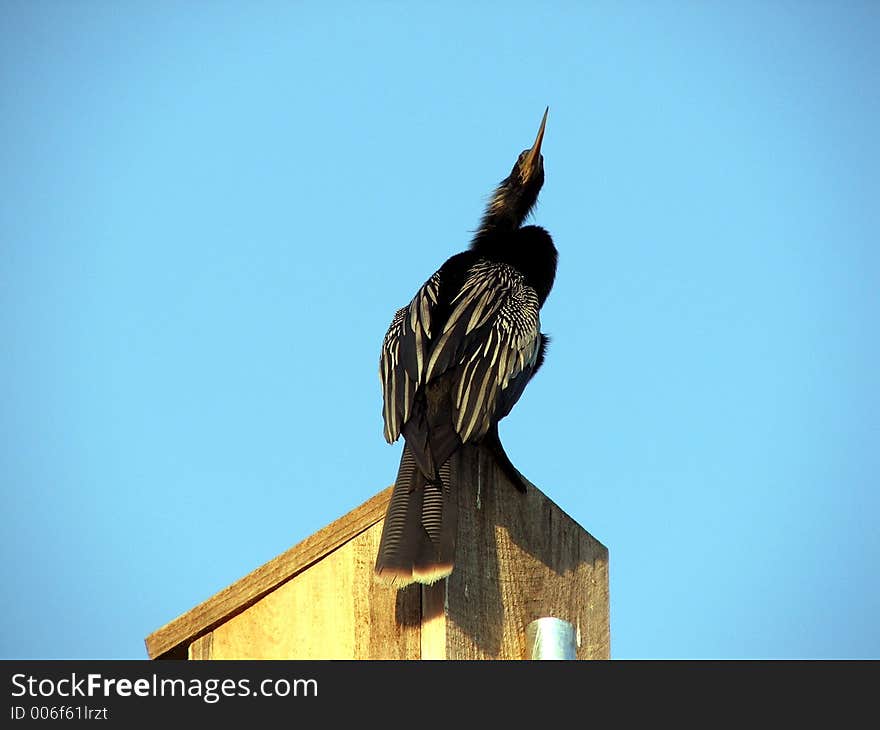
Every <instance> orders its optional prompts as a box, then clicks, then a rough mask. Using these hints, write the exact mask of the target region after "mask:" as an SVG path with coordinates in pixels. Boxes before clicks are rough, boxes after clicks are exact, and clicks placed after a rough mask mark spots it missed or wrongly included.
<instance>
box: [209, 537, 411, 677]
mask: <svg viewBox="0 0 880 730" xmlns="http://www.w3.org/2000/svg"><path fill="white" fill-rule="evenodd" d="M381 530H382V524H381V522H380V523H377V524H374V525H372V526H371V527H370V528H368V529H367V530H365V531H364V532H362V533H360V534H359V535H357V536H355V537H354V538H352V539H351V540H348V541H347V542H346V543H345V544H343V545H341V546H340V547H339V548H338V549H337V550H334V551H333V552H332V553H331V554H329V555H327V556H325V557H324V558H323V559H321V560H320V561H318V562H315V563H313V564H312V565H310V566H309V567H308V568H306V569H305V570H302V571H300V572H299V573H298V574H297V575H296V578H295V579H293V580H289V581H286V582H284V583H283V584H281V585H279V586H278V587H277V588H276V589H275V590H273V591H271V592H270V593H267V594H266V595H265V596H263V597H262V598H261V599H259V600H258V601H256V602H255V603H254V604H252V605H251V606H250V607H248V608H247V609H246V610H245V611H243V612H241V613H239V614H237V615H235V616H233V617H232V618H230V619H229V620H228V621H225V622H224V623H222V624H220V625H219V626H217V627H216V628H215V629H214V630H213V631H212V632H211V633H210V634H209V635H210V636H211V637H212V645H211V658H212V659H418V657H419V625H418V621H417V620H413V618H414V617H416V618H417V617H418V612H419V600H418V598H419V596H418V592H417V591H416V592H414V591H400V592H399V593H398V591H397V590H396V589H395V588H394V587H393V586H390V585H388V584H387V583H382V582H380V581H377V580H375V579H374V578H373V564H374V562H375V559H376V550H377V549H378V547H379V539H380V537H381ZM401 601H402V602H403V604H404V605H403V606H401ZM401 610H403V612H404V614H405V615H403V616H401V615H400V612H401Z"/></svg>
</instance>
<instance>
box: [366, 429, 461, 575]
mask: <svg viewBox="0 0 880 730" xmlns="http://www.w3.org/2000/svg"><path fill="white" fill-rule="evenodd" d="M451 472H452V470H451V468H450V464H449V462H448V461H447V462H446V463H445V464H444V465H443V466H442V467H440V470H439V478H438V479H434V480H432V481H429V480H428V479H427V478H426V477H425V475H424V474H423V473H422V471H421V469H419V467H418V465H417V464H416V459H415V457H414V456H413V452H412V450H411V449H410V448H409V446H404V449H403V455H402V456H401V459H400V468H399V470H398V472H397V481H396V482H395V484H394V490H393V491H392V493H391V501H390V503H389V504H388V511H387V513H386V515H385V524H384V525H383V528H382V538H381V540H380V543H379V552H378V556H377V558H376V573H377V574H378V575H379V576H380V577H381V578H383V579H388V580H390V581H392V582H393V583H395V584H398V585H407V584H409V583H434V582H435V581H438V580H440V579H441V578H445V577H446V576H448V575H449V574H450V573H451V572H452V566H453V562H454V558H455V537H456V532H457V529H458V499H457V494H456V492H455V486H454V485H453V483H452V479H451V477H452V473H451Z"/></svg>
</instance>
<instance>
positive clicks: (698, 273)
mask: <svg viewBox="0 0 880 730" xmlns="http://www.w3.org/2000/svg"><path fill="white" fill-rule="evenodd" d="M0 34H2V42H0V105H2V113H0V246H2V247H0V337H2V342H3V343H4V344H3V346H2V348H0V488H2V513H3V529H2V534H0V545H2V557H3V559H2V568H0V570H2V573H0V586H2V588H0V590H2V604H0V605H2V621H0V656H2V657H6V658H24V657H36V658H51V657H57V658H116V657H119V658H141V657H144V656H145V650H144V645H143V639H144V637H145V636H146V635H147V634H149V633H150V632H152V631H153V630H155V629H156V628H158V627H160V626H161V625H163V624H164V623H166V622H167V621H169V620H170V619H172V618H174V617H176V616H177V615H179V614H180V613H182V612H184V611H186V610H188V609H189V608H191V607H193V606H194V605H196V604H197V603H199V602H201V601H202V600H204V599H206V598H208V597H209V596H211V595H212V594H214V593H215V592H216V591H218V590H220V589H222V588H224V587H225V586H226V585H228V584H229V583H232V582H233V581H235V580H237V579H238V578H240V577H241V576H243V575H245V574H246V573H248V572H249V571H250V570H252V569H254V568H256V567H258V566H260V565H262V564H263V563H264V562H266V561H267V560H269V559H271V558H272V557H274V556H275V555H277V554H278V553H280V552H282V551H284V550H286V549H287V548H289V547H290V546H292V545H294V544H295V543H296V542H298V541H300V540H301V539H303V538H305V537H307V536H308V535H310V534H311V533H313V532H315V531H316V530H318V529H319V528H321V527H323V526H324V525H325V524H327V523H328V522H330V521H332V520H334V519H336V518H337V517H339V516H341V515H342V514H344V513H345V512H347V511H348V510H350V509H352V508H354V507H355V506H357V505H358V504H360V503H361V502H363V501H364V500H366V499H367V498H369V497H370V496H372V495H373V494H375V493H377V492H378V491H380V490H381V489H383V488H385V487H386V486H387V485H388V484H390V483H391V482H392V481H393V479H394V476H395V474H396V469H397V461H398V459H399V455H400V444H399V443H398V444H396V445H394V446H388V445H387V444H386V443H385V442H384V440H383V438H382V421H381V396H380V391H379V382H378V374H377V368H378V355H379V346H380V343H381V339H382V336H383V335H384V332H385V329H386V327H387V325H388V323H389V321H390V318H391V315H392V314H393V312H394V310H395V309H396V308H397V307H399V306H402V305H403V304H404V303H406V302H407V301H408V300H409V298H410V297H411V296H412V294H413V292H414V291H415V289H416V287H417V286H419V285H420V284H421V283H422V282H423V281H424V279H425V278H426V277H427V276H428V275H430V274H431V273H432V272H433V271H434V270H435V269H436V268H437V267H438V266H439V264H440V263H442V262H443V260H445V259H446V258H447V257H448V256H449V255H451V254H453V253H455V252H457V251H459V250H461V249H462V248H464V247H465V246H466V245H467V243H468V240H469V236H470V233H471V232H472V231H473V230H474V228H475V227H476V225H477V223H478V220H479V217H480V214H481V212H482V206H483V205H484V203H485V201H486V198H487V196H488V194H489V193H490V192H491V190H492V189H493V187H494V186H495V184H496V183H497V182H498V181H499V180H500V179H501V178H503V177H504V176H505V175H506V174H507V173H508V171H509V170H510V167H511V165H512V164H513V161H514V160H515V159H516V156H517V154H518V153H519V152H520V150H522V149H524V148H525V147H527V146H529V145H530V144H531V141H532V140H533V138H534V135H535V132H536V130H537V126H538V123H539V121H540V118H541V114H542V113H543V111H544V107H545V106H546V105H548V104H549V106H550V116H549V120H548V126H547V136H546V139H545V143H544V162H545V169H546V173H547V179H546V184H545V186H544V190H543V192H542V195H541V199H540V203H539V207H538V209H537V211H536V214H535V222H536V223H538V224H540V225H543V226H544V227H546V228H547V229H548V230H549V231H550V232H551V233H552V235H553V236H554V239H555V241H556V244H557V246H558V248H559V251H560V264H559V275H558V278H557V282H556V287H555V289H554V291H553V293H552V294H551V296H550V299H549V300H548V302H547V304H546V306H545V308H544V312H543V315H542V320H543V327H544V329H545V331H547V332H549V333H550V334H551V335H552V337H553V345H552V349H551V351H550V353H549V359H548V362H547V364H546V366H545V367H544V369H543V370H542V372H541V374H540V375H539V377H538V378H536V379H535V380H534V381H533V382H532V383H531V385H530V386H529V388H528V390H527V391H526V393H525V395H524V396H523V398H522V400H521V401H520V403H519V404H518V405H517V407H516V409H515V410H514V412H513V414H512V415H511V416H510V417H509V418H508V419H507V420H506V421H505V422H504V424H503V426H502V438H503V439H504V440H505V443H506V445H507V448H508V451H509V453H510V454H511V457H512V458H513V460H514V463H516V464H517V465H518V467H519V468H520V469H521V471H522V472H523V473H524V474H526V475H527V476H528V477H529V478H530V479H531V480H532V481H533V482H535V483H536V484H537V485H538V486H540V487H541V488H542V490H543V491H545V492H546V493H547V494H548V495H549V496H550V497H551V498H552V499H553V500H554V501H556V502H557V503H558V504H559V505H560V506H561V507H562V508H563V509H564V510H565V511H566V512H568V513H569V514H570V515H571V516H572V517H573V518H574V519H576V520H577V521H578V522H579V523H580V524H581V525H583V526H584V527H585V528H586V529H587V530H588V531H590V532H591V533H592V534H593V535H594V536H595V537H597V538H598V539H599V540H601V541H602V542H603V543H604V544H605V545H607V546H608V547H609V549H610V553H611V610H612V615H611V630H612V656H614V657H616V658H640V657H650V658H653V657H683V658H689V657H720V658H726V657H731V658H739V657H758V658H763V657H779V658H789V657H792V658H800V657H810V658H813V657H844V658H848V657H880V627H878V622H877V619H878V616H880V579H878V567H877V566H878V564H880V560H878V559H880V530H878V514H880V492H878V481H880V476H878V475H880V362H878V360H880V357H878V355H880V352H878V348H880V344H878V324H877V322H878V314H880V294H878V292H880V253H878V243H880V236H878V230H880V172H878V170H880V135H878V130H880V84H878V81H877V80H878V78H880V44H878V42H877V39H878V37H880V5H878V4H877V3H874V2H867V1H866V2H849V3H847V2H824V3H820V2H779V1H775V2H754V3H751V2H735V3H702V2H667V3H661V2H658V3H647V2H630V3H626V2H625V3H616V2H581V3H574V2H571V3H565V2H559V3H545V4H539V3H535V2H529V3H511V2H492V3H485V2H484V3H464V2H462V3H432V4H427V3H405V2H396V3H391V2H368V3H360V2H345V3H343V2H337V3H320V2H307V3H298V2H277V3H276V2H267V1H261V2H255V3H246V2H243V0H240V1H238V2H211V3H209V2H191V3H183V2H140V3H134V2H112V1H111V0H105V1H102V2H97V1H95V2H86V1H84V0H83V1H80V2H48V1H45V0H26V1H25V0H20V1H14V0H4V2H2V4H0Z"/></svg>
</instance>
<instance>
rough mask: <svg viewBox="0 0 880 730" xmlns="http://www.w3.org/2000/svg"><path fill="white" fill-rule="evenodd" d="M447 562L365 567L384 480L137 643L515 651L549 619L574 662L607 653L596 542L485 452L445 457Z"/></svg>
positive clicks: (190, 649) (497, 654) (300, 651)
mask: <svg viewBox="0 0 880 730" xmlns="http://www.w3.org/2000/svg"><path fill="white" fill-rule="evenodd" d="M453 458H454V459H455V463H454V465H453V468H454V469H456V470H457V478H458V479H459V484H460V485H461V488H460V489H459V515H460V516H459V523H458V540H457V545H456V558H455V569H454V570H453V572H452V575H450V576H449V578H447V579H445V580H442V581H439V582H438V583H435V584H434V585H432V586H420V585H410V586H407V587H405V588H397V587H395V586H393V585H388V584H387V583H384V582H381V581H379V580H377V579H376V578H375V577H374V574H373V563H374V561H375V559H376V550H377V548H378V545H379V537H380V535H381V532H382V521H383V519H384V517H385V509H386V507H387V506H388V501H389V499H390V497H391V488H388V489H386V490H384V491H382V492H380V493H379V494H377V495H376V496H374V497H372V498H371V499H369V500H367V501H366V502H364V503H363V504H362V505H361V506H359V507H357V508H356V509H354V510H352V511H351V512H349V513H348V514H346V515H344V516H342V517H340V518H339V519H338V520H336V521H335V522H333V523H331V524H330V525H327V526H326V527H324V528H323V529H321V530H319V531H318V532H316V533H314V534H313V535H311V536H310V537H307V538H306V539H305V540H303V541H302V542H300V543H299V544H298V545H295V546H293V547H292V548H290V549H289V550H287V551H286V552H284V553H282V554H281V555H279V556H278V557H276V558H274V559H272V560H270V561H269V562H268V563H266V564H265V565H262V566H260V567H259V568H257V569H256V570H254V571H253V572H252V573H250V574H249V575H246V576H245V577H244V578H242V579H240V580H239V581H237V582H235V583H233V584H232V585H230V586H229V587H228V588H225V589H224V590H222V591H220V592H219V593H217V594H216V595H214V596H212V597H211V598H209V599H208V600H206V601H205V602H204V603H201V604H199V605H198V606H196V607H194V608H192V609H190V610H189V611H187V612H186V613H184V614H183V615H181V616H179V617H178V618H176V619H174V620H173V621H171V622H170V623H168V624H166V625H165V626H163V627H162V628H160V629H157V630H156V631H154V632H153V633H152V634H150V635H149V636H148V637H147V638H146V640H145V643H146V648H147V653H148V655H149V656H150V657H151V658H153V659H185V658H189V659H522V658H524V656H525V651H526V636H525V634H526V627H527V626H528V625H529V623H530V622H532V621H533V620H535V619H538V618H541V617H547V616H553V617H556V618H559V619H563V620H564V621H566V622H568V623H569V624H571V626H573V627H574V630H575V641H576V655H577V658H578V659H607V658H608V657H609V652H610V632H609V605H608V550H607V548H606V547H605V546H604V545H602V544H601V543H600V542H598V541H597V540H596V539H595V538H593V537H592V536H591V535H590V534H589V533H587V532H586V531H585V530H584V529H583V528H582V527H581V526H580V525H578V524H577V523H576V522H575V521H574V520H572V519H571V518H570V517H569V516H568V515H566V514H565V513H564V512H563V511H562V510H561V509H560V508H559V507H558V506H557V505H556V504H554V503H553V502H552V501H551V500H550V499H549V498H548V497H547V496H546V495H544V494H543V493H542V492H541V491H540V490H539V489H537V488H536V487H532V488H530V489H529V490H528V492H527V493H526V494H522V493H521V492H518V491H517V490H516V489H515V488H514V487H513V486H512V485H511V484H509V483H508V482H507V481H506V478H505V477H504V475H503V474H502V473H501V472H500V470H498V469H497V468H496V467H495V465H494V463H493V462H492V461H491V459H490V457H489V456H487V455H486V454H484V453H483V452H482V451H481V450H480V449H478V448H476V447H465V448H464V449H462V450H461V451H460V452H459V453H458V454H457V455H456V456H454V457H453Z"/></svg>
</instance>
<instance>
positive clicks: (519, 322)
mask: <svg viewBox="0 0 880 730" xmlns="http://www.w3.org/2000/svg"><path fill="white" fill-rule="evenodd" d="M411 306H412V305H411ZM539 311H540V303H539V301H538V295H537V294H536V292H535V290H534V289H532V287H530V286H528V285H527V284H526V282H525V280H524V277H523V276H522V274H520V273H519V272H518V271H517V270H516V269H514V268H513V267H512V266H508V265H506V264H499V263H496V262H492V261H487V260H481V261H478V262H477V263H476V264H474V266H472V267H471V269H470V270H469V272H468V275H467V277H466V278H465V282H464V285H463V286H462V288H461V290H460V291H459V293H458V295H457V296H456V297H455V299H453V300H452V311H451V313H450V315H449V318H448V319H447V320H446V322H445V324H444V326H443V330H442V332H438V333H435V337H436V343H435V344H434V345H433V347H432V348H431V353H430V357H429V358H428V361H427V366H426V369H425V371H424V376H423V380H422V382H429V381H431V380H433V379H435V378H438V377H440V376H441V375H442V374H444V373H446V372H450V371H452V370H453V369H454V370H455V376H454V381H453V384H452V388H451V397H452V405H453V410H454V412H453V425H454V428H455V430H456V432H457V433H458V435H459V437H460V438H461V440H462V441H463V442H468V441H472V440H476V439H478V438H480V437H481V436H483V435H484V434H485V433H486V432H487V431H488V429H489V427H490V426H491V425H492V423H493V422H496V421H497V420H498V419H499V418H501V417H503V416H504V415H507V413H509V412H510V409H511V408H512V407H513V404H514V403H515V402H516V400H518V399H519V396H520V395H521V394H522V391H523V388H524V387H525V384H526V382H527V381H528V379H529V377H530V375H531V372H532V370H533V369H534V367H535V363H536V361H537V359H538V354H539V352H540V351H541V341H542V340H541V333H540V329H539V328H540V316H539Z"/></svg>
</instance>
